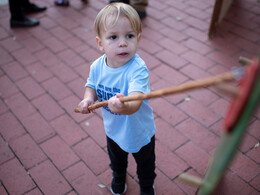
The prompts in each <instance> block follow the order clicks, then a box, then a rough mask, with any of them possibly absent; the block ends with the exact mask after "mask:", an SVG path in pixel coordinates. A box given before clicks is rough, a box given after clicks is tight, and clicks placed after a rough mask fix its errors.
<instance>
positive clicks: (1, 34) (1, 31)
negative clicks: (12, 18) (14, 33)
mask: <svg viewBox="0 0 260 195" xmlns="http://www.w3.org/2000/svg"><path fill="white" fill-rule="evenodd" d="M8 36H9V34H8V33H7V32H6V30H4V29H3V28H1V29H0V39H4V38H7V37H8Z"/></svg>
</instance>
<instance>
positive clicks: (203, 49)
mask: <svg viewBox="0 0 260 195" xmlns="http://www.w3.org/2000/svg"><path fill="white" fill-rule="evenodd" d="M182 43H183V44H184V45H185V46H186V47H188V48H190V49H192V50H193V51H196V52H198V53H200V54H204V55H205V54H208V53H209V52H211V51H212V50H213V48H211V47H209V46H207V45H206V44H204V42H201V41H198V40H196V39H193V38H189V39H188V40H184V41H183V42H182Z"/></svg>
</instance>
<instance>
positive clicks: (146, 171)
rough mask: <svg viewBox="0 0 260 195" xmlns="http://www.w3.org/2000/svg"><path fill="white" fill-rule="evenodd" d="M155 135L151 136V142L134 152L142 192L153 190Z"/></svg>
mask: <svg viewBox="0 0 260 195" xmlns="http://www.w3.org/2000/svg"><path fill="white" fill-rule="evenodd" d="M154 149H155V136H153V137H152V138H151V142H150V143H149V144H147V145H146V146H144V147H142V148H141V150H140V151H139V152H137V153H133V156H134V158H135V161H136V163H137V175H138V178H139V185H140V188H141V192H146V193H149V192H151V191H153V183H154V179H155V177H156V174H155V172H154V171H155V151H154Z"/></svg>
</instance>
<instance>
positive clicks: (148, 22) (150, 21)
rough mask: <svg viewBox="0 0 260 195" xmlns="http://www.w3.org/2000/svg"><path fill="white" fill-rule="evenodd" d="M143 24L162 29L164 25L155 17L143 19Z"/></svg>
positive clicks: (154, 28)
mask: <svg viewBox="0 0 260 195" xmlns="http://www.w3.org/2000/svg"><path fill="white" fill-rule="evenodd" d="M142 23H143V25H144V26H149V27H150V28H151V29H152V30H155V31H157V30H160V29H162V28H163V27H164V25H163V24H162V23H161V22H160V21H158V20H154V19H153V18H146V19H145V20H143V22H142Z"/></svg>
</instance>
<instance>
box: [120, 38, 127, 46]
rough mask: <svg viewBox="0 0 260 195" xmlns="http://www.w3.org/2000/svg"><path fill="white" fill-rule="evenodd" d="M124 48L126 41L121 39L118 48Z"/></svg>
mask: <svg viewBox="0 0 260 195" xmlns="http://www.w3.org/2000/svg"><path fill="white" fill-rule="evenodd" d="M125 46H127V41H126V40H125V39H121V40H120V41H119V47H125Z"/></svg>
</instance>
